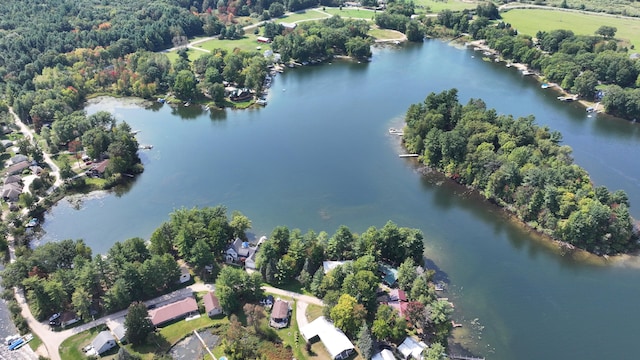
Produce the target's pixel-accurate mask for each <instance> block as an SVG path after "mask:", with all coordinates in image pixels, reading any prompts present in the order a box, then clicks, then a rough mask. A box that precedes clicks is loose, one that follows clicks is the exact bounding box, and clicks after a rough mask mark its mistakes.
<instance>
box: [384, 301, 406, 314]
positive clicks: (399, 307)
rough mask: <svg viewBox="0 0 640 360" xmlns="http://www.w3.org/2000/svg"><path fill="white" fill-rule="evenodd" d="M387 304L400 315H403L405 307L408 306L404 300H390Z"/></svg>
mask: <svg viewBox="0 0 640 360" xmlns="http://www.w3.org/2000/svg"><path fill="white" fill-rule="evenodd" d="M387 305H389V306H391V307H392V308H394V309H395V310H396V311H397V312H398V313H400V315H401V316H405V314H406V313H407V308H408V307H409V303H408V302H405V301H390V302H388V303H387Z"/></svg>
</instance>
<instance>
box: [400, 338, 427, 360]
mask: <svg viewBox="0 0 640 360" xmlns="http://www.w3.org/2000/svg"><path fill="white" fill-rule="evenodd" d="M426 348H427V344H425V343H423V342H422V341H418V340H416V339H414V338H412V337H411V336H407V338H406V339H404V341H403V342H402V344H400V346H398V352H400V354H402V358H403V359H404V360H408V359H409V358H413V359H415V360H421V359H422V352H423V351H424V350H425V349H426Z"/></svg>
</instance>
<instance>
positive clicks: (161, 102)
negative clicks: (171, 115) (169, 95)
mask: <svg viewBox="0 0 640 360" xmlns="http://www.w3.org/2000/svg"><path fill="white" fill-rule="evenodd" d="M157 101H158V102H159V103H160V104H164V103H165V101H166V100H165V99H164V98H158V100H157Z"/></svg>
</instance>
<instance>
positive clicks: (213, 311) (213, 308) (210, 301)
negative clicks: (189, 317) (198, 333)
mask: <svg viewBox="0 0 640 360" xmlns="http://www.w3.org/2000/svg"><path fill="white" fill-rule="evenodd" d="M203 300H204V310H205V311H206V312H207V315H209V316H216V315H219V314H222V308H221V307H220V301H219V300H218V297H217V296H216V294H214V293H213V291H210V292H208V293H206V294H205V295H204V296H203Z"/></svg>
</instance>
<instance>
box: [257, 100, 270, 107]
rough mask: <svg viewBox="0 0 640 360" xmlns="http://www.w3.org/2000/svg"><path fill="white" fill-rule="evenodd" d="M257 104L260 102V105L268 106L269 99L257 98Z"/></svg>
mask: <svg viewBox="0 0 640 360" xmlns="http://www.w3.org/2000/svg"><path fill="white" fill-rule="evenodd" d="M256 104H258V105H262V106H266V105H267V100H265V99H258V100H256Z"/></svg>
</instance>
